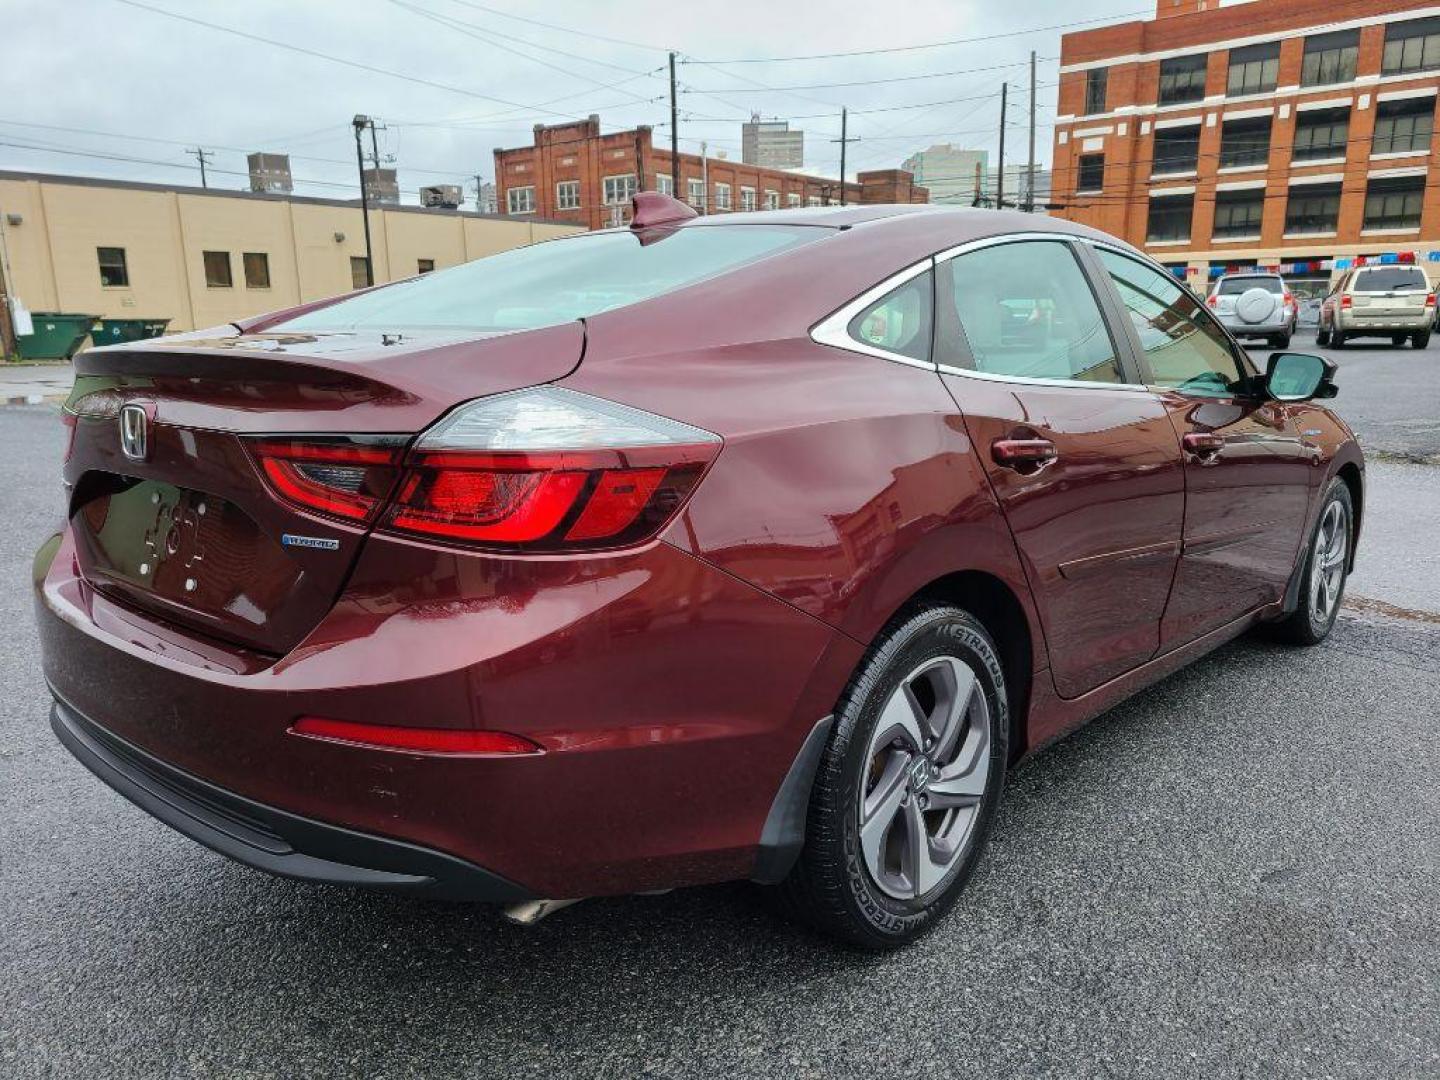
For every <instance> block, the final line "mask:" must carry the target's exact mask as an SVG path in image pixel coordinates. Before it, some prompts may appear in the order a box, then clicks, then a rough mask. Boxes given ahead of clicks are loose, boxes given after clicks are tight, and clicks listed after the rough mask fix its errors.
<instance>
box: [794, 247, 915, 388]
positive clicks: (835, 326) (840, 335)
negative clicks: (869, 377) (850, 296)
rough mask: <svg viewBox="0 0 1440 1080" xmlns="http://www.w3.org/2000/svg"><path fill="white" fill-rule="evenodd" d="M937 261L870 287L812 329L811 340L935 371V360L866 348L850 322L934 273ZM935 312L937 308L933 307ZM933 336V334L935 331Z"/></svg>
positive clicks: (908, 270) (905, 270) (872, 346)
mask: <svg viewBox="0 0 1440 1080" xmlns="http://www.w3.org/2000/svg"><path fill="white" fill-rule="evenodd" d="M934 265H935V260H934V259H933V258H932V257H931V256H929V255H927V256H926V257H925V258H923V259H921V260H920V261H919V262H917V263H913V264H911V265H910V266H907V267H906V268H905V269H904V270H901V271H899V272H898V273H894V274H891V275H890V276H889V277H888V278H886V279H885V280H883V281H881V282H880V283H879V284H878V285H874V286H871V287H870V288H869V289H866V290H865V291H864V292H863V293H861V294H860V295H859V296H857V297H855V299H854V300H851V301H850V302H849V303H847V304H845V305H844V306H843V307H840V308H837V309H836V310H835V311H833V312H831V313H830V314H829V315H827V316H825V318H823V319H821V320H820V321H819V322H818V323H816V324H815V325H814V326H812V327H811V328H810V340H811V341H813V342H815V343H816V344H817V345H829V346H830V347H832V348H835V349H844V350H845V351H846V352H853V353H860V354H862V355H864V356H875V357H879V358H880V359H881V360H889V361H891V362H893V363H896V364H904V365H905V366H906V367H913V368H920V369H921V370H923V371H935V370H937V366H936V364H935V362H934V361H933V360H916V359H915V358H914V357H913V356H905V355H904V354H903V353H895V352H891V351H890V350H889V349H880V348H876V347H875V346H874V345H867V344H865V342H863V341H856V340H855V338H853V337H851V335H850V321H851V320H852V319H854V318H855V316H856V315H859V314H860V312H862V311H864V310H865V309H866V308H867V307H869V306H870V305H871V304H873V303H875V301H877V300H879V299H881V298H883V297H884V296H886V295H887V294H888V293H891V292H894V291H895V290H896V289H898V288H899V287H900V286H901V285H904V284H905V283H906V282H907V281H911V280H913V279H915V278H917V277H919V276H920V275H921V274H923V273H925V272H926V271H927V270H932V269H934ZM931 306H932V308H933V306H934V305H931ZM930 318H931V324H932V326H933V324H934V318H935V315H934V312H933V311H932V312H931V315H930ZM932 333H933V331H932Z"/></svg>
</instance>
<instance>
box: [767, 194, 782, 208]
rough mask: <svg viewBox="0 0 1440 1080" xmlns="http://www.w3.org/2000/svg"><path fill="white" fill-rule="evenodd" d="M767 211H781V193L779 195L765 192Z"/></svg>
mask: <svg viewBox="0 0 1440 1080" xmlns="http://www.w3.org/2000/svg"><path fill="white" fill-rule="evenodd" d="M765 209H766V210H779V209H780V193H779V192H778V191H767V192H765Z"/></svg>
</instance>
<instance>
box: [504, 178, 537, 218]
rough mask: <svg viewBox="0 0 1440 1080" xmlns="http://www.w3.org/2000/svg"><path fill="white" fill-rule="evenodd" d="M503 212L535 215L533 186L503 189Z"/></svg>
mask: <svg viewBox="0 0 1440 1080" xmlns="http://www.w3.org/2000/svg"><path fill="white" fill-rule="evenodd" d="M505 212H506V213H507V214H533V213H535V185H534V184H527V185H526V186H525V187H512V188H506V189H505Z"/></svg>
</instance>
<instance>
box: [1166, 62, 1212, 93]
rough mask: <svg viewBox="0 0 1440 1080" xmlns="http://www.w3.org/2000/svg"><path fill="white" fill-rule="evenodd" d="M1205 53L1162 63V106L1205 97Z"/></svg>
mask: <svg viewBox="0 0 1440 1080" xmlns="http://www.w3.org/2000/svg"><path fill="white" fill-rule="evenodd" d="M1209 59H1210V57H1209V56H1208V55H1207V54H1205V53H1197V54H1195V55H1194V56H1177V57H1175V58H1174V59H1171V60H1161V61H1160V104H1161V105H1180V104H1183V103H1184V102H1187V101H1201V100H1203V99H1204V97H1205V67H1206V64H1207V62H1208V61H1209Z"/></svg>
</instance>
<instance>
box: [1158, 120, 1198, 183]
mask: <svg viewBox="0 0 1440 1080" xmlns="http://www.w3.org/2000/svg"><path fill="white" fill-rule="evenodd" d="M1199 160H1200V125H1199V124H1196V125H1194V126H1193V127H1189V126H1187V127H1177V128H1157V129H1156V131H1155V160H1154V161H1153V162H1152V163H1151V166H1150V171H1151V172H1152V173H1179V172H1194V171H1195V167H1196V165H1197V164H1198V162H1199Z"/></svg>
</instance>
